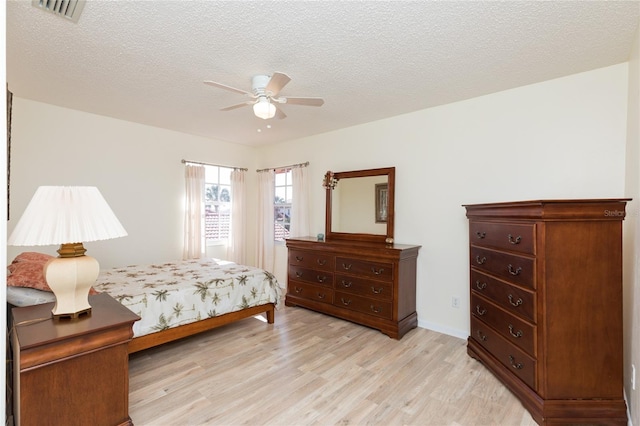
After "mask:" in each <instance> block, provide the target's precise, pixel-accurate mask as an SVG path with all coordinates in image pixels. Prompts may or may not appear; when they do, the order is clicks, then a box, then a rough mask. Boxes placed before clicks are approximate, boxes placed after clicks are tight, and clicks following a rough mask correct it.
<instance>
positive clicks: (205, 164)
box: [182, 160, 249, 172]
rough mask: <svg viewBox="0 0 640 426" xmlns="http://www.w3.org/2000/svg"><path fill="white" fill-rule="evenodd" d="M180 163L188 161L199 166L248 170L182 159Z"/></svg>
mask: <svg viewBox="0 0 640 426" xmlns="http://www.w3.org/2000/svg"><path fill="white" fill-rule="evenodd" d="M182 163H183V164H186V163H190V164H199V165H201V166H215V167H226V168H227V169H234V170H244V171H245V172H246V171H249V169H246V168H244V167H232V166H223V165H221V164H211V163H202V162H200V161H191V160H182Z"/></svg>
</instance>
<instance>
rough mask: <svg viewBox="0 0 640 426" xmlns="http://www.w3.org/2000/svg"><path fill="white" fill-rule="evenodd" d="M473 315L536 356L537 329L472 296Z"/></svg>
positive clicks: (474, 295) (476, 296) (484, 300)
mask: <svg viewBox="0 0 640 426" xmlns="http://www.w3.org/2000/svg"><path fill="white" fill-rule="evenodd" d="M471 313H472V314H473V315H474V316H475V317H477V318H478V319H481V320H482V321H483V322H485V323H486V324H488V325H490V326H491V327H493V328H494V329H495V330H496V331H497V332H498V333H500V334H501V335H502V336H504V338H506V339H507V340H509V341H510V342H512V343H513V344H515V345H518V346H519V347H520V348H521V349H523V350H524V351H526V352H527V353H529V354H530V355H532V356H536V340H535V333H536V327H535V326H534V325H531V324H529V323H527V322H526V321H523V320H521V319H520V318H518V317H516V316H515V315H512V314H510V313H509V312H506V311H504V310H502V309H500V308H499V307H498V306H496V305H494V304H493V303H491V302H489V301H488V300H486V299H484V298H482V297H480V296H478V295H476V294H472V295H471Z"/></svg>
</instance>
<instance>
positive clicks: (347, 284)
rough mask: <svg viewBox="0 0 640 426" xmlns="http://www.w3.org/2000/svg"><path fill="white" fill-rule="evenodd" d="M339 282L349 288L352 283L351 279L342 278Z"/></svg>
mask: <svg viewBox="0 0 640 426" xmlns="http://www.w3.org/2000/svg"><path fill="white" fill-rule="evenodd" d="M341 284H342V287H345V288H349V287H351V285H352V284H353V283H352V282H351V281H345V280H342V282H341Z"/></svg>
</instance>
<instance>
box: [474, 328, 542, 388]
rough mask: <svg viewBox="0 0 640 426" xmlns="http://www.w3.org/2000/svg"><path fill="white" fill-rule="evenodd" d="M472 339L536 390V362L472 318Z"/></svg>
mask: <svg viewBox="0 0 640 426" xmlns="http://www.w3.org/2000/svg"><path fill="white" fill-rule="evenodd" d="M471 338H473V339H474V340H475V341H477V342H478V343H479V344H480V345H482V346H483V347H484V348H485V349H486V350H488V351H489V352H490V353H491V354H492V355H493V356H494V357H495V358H496V359H497V360H498V361H500V362H501V363H502V364H503V365H504V366H505V367H507V368H508V369H509V371H511V372H512V373H513V374H515V375H516V376H517V377H519V378H520V380H522V381H523V382H525V383H526V384H527V385H528V386H529V387H530V388H531V389H533V390H537V389H536V367H537V366H536V360H535V359H534V358H532V357H530V356H529V355H527V354H526V353H524V352H523V351H522V350H520V349H518V347H516V346H515V345H513V344H511V343H510V342H508V341H507V340H505V339H504V338H503V337H501V336H500V335H499V334H498V333H496V332H495V331H493V330H492V329H491V327H488V326H487V325H485V324H484V323H482V322H481V321H479V320H478V319H477V318H474V317H473V316H472V317H471Z"/></svg>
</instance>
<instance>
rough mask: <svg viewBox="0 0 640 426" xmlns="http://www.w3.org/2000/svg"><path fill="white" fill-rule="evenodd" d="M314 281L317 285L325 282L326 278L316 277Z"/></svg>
mask: <svg viewBox="0 0 640 426" xmlns="http://www.w3.org/2000/svg"><path fill="white" fill-rule="evenodd" d="M316 279H317V280H318V282H319V283H323V282H325V281H326V280H327V277H323V276H320V275H316Z"/></svg>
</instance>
